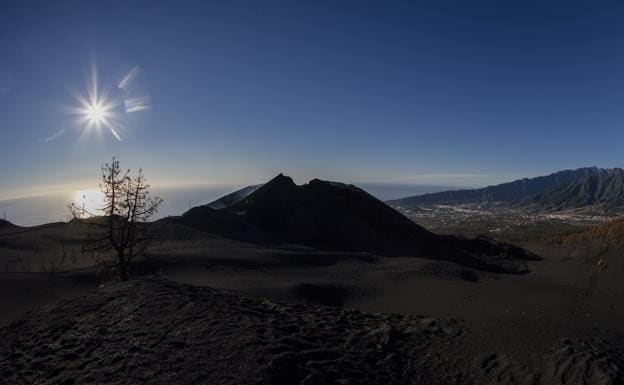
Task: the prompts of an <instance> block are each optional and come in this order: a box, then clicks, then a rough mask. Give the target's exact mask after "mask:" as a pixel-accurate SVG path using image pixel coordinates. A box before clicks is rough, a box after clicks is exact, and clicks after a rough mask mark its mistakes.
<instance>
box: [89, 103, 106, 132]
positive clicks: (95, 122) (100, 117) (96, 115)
mask: <svg viewBox="0 0 624 385" xmlns="http://www.w3.org/2000/svg"><path fill="white" fill-rule="evenodd" d="M83 114H84V116H85V118H86V119H87V123H88V124H89V126H91V127H93V126H95V127H98V128H99V127H102V126H105V125H107V124H108V122H107V119H108V118H109V117H110V110H109V108H108V107H107V106H106V104H104V103H103V102H102V101H97V100H96V101H95V102H93V103H89V104H87V105H86V106H84V107H83Z"/></svg>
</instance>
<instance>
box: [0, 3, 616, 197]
mask: <svg viewBox="0 0 624 385" xmlns="http://www.w3.org/2000/svg"><path fill="white" fill-rule="evenodd" d="M622 20H624V7H623V6H621V5H618V3H616V2H613V3H610V2H582V3H581V2H573V1H565V2H564V1H558V2H550V1H535V2H532V1H504V2H503V1H471V2H468V1H443V0H442V1H409V2H398V1H397V2H393V1H377V2H366V1H308V2H298V1H283V2H275V1H263V2H258V1H220V2H216V1H197V2H192V1H167V2H160V1H145V2H132V1H123V2H116V1H106V2H102V1H97V2H96V1H76V2H73V1H63V2H50V1H40V2H32V1H15V2H12V1H8V2H7V1H4V2H3V6H2V10H1V12H0V144H1V146H2V147H1V148H2V150H1V151H0V175H1V182H0V194H1V193H3V192H4V193H5V194H6V193H7V192H15V191H21V192H24V191H29V192H31V191H36V190H41V189H42V186H46V187H45V189H52V188H58V187H63V186H70V188H71V186H73V184H75V183H85V181H87V182H89V181H97V177H98V170H99V166H100V165H101V164H102V163H103V162H105V161H106V160H108V159H109V158H110V157H112V156H113V155H116V156H118V157H119V158H120V160H121V161H122V164H123V165H125V166H127V167H132V168H135V167H143V168H144V169H145V171H146V173H147V175H148V177H151V178H152V180H154V181H156V182H157V183H163V184H166V183H170V184H177V183H193V184H201V183H217V182H222V181H228V182H250V183H251V182H258V181H263V180H265V179H267V178H269V177H271V176H273V175H275V174H277V173H279V172H284V173H286V174H290V175H292V176H293V177H295V179H296V180H297V181H298V182H305V181H306V180H307V179H309V178H313V177H320V178H324V179H333V180H343V181H348V182H380V183H418V184H437V185H482V184H489V183H495V182H501V181H507V180H511V179H515V178H517V177H520V176H534V175H540V174H546V173H549V172H553V171H557V170H560V169H566V168H576V167H581V166H590V165H597V166H602V167H612V166H618V165H622V162H621V157H622V149H621V147H622V145H621V143H622V142H623V139H624V133H623V130H622V126H623V123H624V108H622V107H623V106H624V87H623V85H624V23H622V22H621V21H622ZM92 64H95V66H96V67H97V74H98V83H99V85H100V87H101V88H107V89H108V90H109V97H110V99H111V100H121V98H122V96H123V95H122V93H121V91H120V90H119V88H118V84H119V82H120V80H121V79H123V78H124V76H126V75H127V74H128V73H129V72H130V71H131V70H132V69H133V68H137V67H138V68H139V69H140V76H137V77H136V79H134V81H136V83H137V87H136V88H137V89H138V91H136V92H138V93H140V96H141V97H147V96H149V100H150V103H149V106H150V109H149V110H144V111H141V112H136V113H124V111H123V110H122V111H121V115H123V116H122V118H123V119H122V120H123V122H122V123H121V125H122V128H121V129H120V133H121V134H122V135H120V137H121V139H122V141H119V140H117V139H116V138H115V137H114V135H113V134H111V132H109V131H107V130H105V129H103V130H102V132H101V135H99V136H98V135H95V133H94V132H86V131H88V130H89V129H87V128H85V125H84V124H79V123H77V122H76V116H75V115H71V114H68V113H67V106H75V105H77V100H76V99H75V98H74V94H75V93H83V94H84V93H86V91H87V81H88V79H89V73H90V69H91V65H92ZM91 130H92V129H91ZM89 134H90V135H89Z"/></svg>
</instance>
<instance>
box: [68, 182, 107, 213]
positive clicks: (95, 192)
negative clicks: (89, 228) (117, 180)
mask: <svg viewBox="0 0 624 385" xmlns="http://www.w3.org/2000/svg"><path fill="white" fill-rule="evenodd" d="M72 202H73V204H74V205H76V207H78V208H79V209H80V210H79V211H80V212H79V214H80V217H82V218H86V217H89V216H91V215H102V214H103V211H102V210H103V208H104V194H103V193H102V191H100V190H99V189H87V190H79V191H75V192H74V196H73V198H72Z"/></svg>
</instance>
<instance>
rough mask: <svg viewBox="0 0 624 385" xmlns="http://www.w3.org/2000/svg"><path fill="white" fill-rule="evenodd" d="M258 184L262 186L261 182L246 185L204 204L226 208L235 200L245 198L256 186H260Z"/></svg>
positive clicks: (215, 207) (216, 207)
mask: <svg viewBox="0 0 624 385" xmlns="http://www.w3.org/2000/svg"><path fill="white" fill-rule="evenodd" d="M260 186H262V185H261V184H258V185H254V186H247V187H243V188H242V189H240V190H236V191H234V192H232V193H230V194H227V195H224V196H222V197H221V198H219V199H217V200H215V201H213V202H210V203H208V204H207V205H206V206H208V207H210V208H213V209H223V208H226V207H228V206H231V205H233V204H234V203H236V202H239V201H241V200H243V199H245V198H246V197H247V196H248V195H249V194H251V193H253V192H254V191H256V190H257V189H258V188H260Z"/></svg>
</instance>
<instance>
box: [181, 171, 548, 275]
mask: <svg viewBox="0 0 624 385" xmlns="http://www.w3.org/2000/svg"><path fill="white" fill-rule="evenodd" d="M169 220H173V221H176V222H178V223H181V224H184V225H187V226H191V227H194V228H197V229H200V230H204V231H207V232H210V233H215V234H219V235H222V236H224V237H227V238H232V239H238V240H245V241H251V242H259V243H290V244H300V245H305V246H309V247H313V248H316V249H319V250H326V251H350V252H370V253H375V254H380V255H387V256H419V257H425V258H432V259H443V260H450V261H454V262H459V263H462V264H465V265H468V266H472V267H476V268H480V269H484V270H490V271H500V272H514V273H525V272H528V267H527V265H526V262H525V261H524V259H534V258H536V257H535V256H534V255H532V254H530V253H527V252H525V251H524V250H521V249H517V248H512V247H508V246H506V245H502V244H496V243H492V242H490V241H488V240H485V239H465V238H459V237H453V236H440V235H437V234H434V233H432V232H430V231H428V230H426V229H424V228H422V227H420V226H418V225H417V224H416V223H414V222H413V221H411V220H410V219H408V218H407V217H405V216H403V215H402V214H400V213H399V212H397V211H396V210H394V209H393V208H391V207H389V206H388V205H386V204H385V203H383V202H381V201H379V200H378V199H376V198H374V197H373V196H371V195H370V194H368V193H367V192H365V191H364V190H362V189H360V188H358V187H356V186H353V185H346V184H342V183H336V182H327V181H321V180H318V179H314V180H312V181H310V182H309V183H308V184H304V185H301V186H298V185H296V184H295V183H294V182H293V180H292V179H291V178H289V177H287V176H284V175H281V174H280V175H278V176H277V177H275V178H273V179H272V180H271V181H269V182H267V183H266V184H264V185H262V186H261V187H259V188H258V189H257V190H256V191H254V192H253V193H251V194H249V195H248V196H247V197H245V198H244V199H242V200H240V201H238V202H236V203H234V204H232V205H230V206H228V207H225V208H223V209H219V210H215V209H213V208H211V207H209V206H208V205H206V206H199V207H195V208H192V209H190V210H189V211H187V212H186V213H184V214H183V215H182V216H180V217H176V218H171V219H169Z"/></svg>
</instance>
